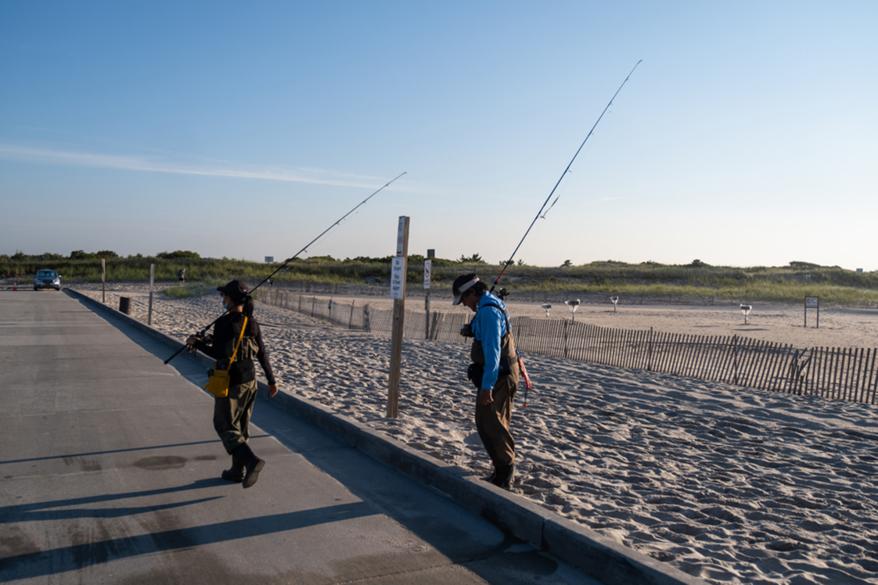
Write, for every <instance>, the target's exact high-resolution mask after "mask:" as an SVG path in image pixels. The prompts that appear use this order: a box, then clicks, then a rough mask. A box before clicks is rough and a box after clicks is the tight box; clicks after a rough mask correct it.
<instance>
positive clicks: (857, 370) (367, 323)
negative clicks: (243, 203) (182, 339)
mask: <svg viewBox="0 0 878 585" xmlns="http://www.w3.org/2000/svg"><path fill="white" fill-rule="evenodd" d="M260 299H261V300H262V301H263V302H266V303H268V304H271V305H275V306H278V307H283V308H286V309H291V310H295V311H298V312H300V313H304V314H308V315H311V316H312V317H315V318H320V319H325V320H327V321H329V322H332V323H334V324H336V325H340V326H343V327H347V328H349V329H358V330H362V331H368V332H370V333H372V334H375V335H382V336H389V335H390V334H391V331H392V326H393V311H390V310H386V309H376V308H373V307H370V306H369V304H368V303H362V302H360V303H358V302H357V301H352V302H349V303H339V302H337V301H335V300H333V299H332V298H326V297H315V296H305V295H299V294H295V293H292V292H289V291H285V290H281V289H268V290H264V289H263V290H261V291H260ZM468 320H469V315H467V314H465V313H462V312H460V313H445V312H438V311H433V312H431V313H430V314H429V315H427V313H426V312H425V311H406V312H405V317H404V333H403V336H404V338H405V339H426V340H430V341H443V342H449V343H467V342H468V340H467V339H466V338H464V337H462V336H461V335H460V329H461V327H463V325H465V324H466V323H467V322H468ZM510 326H511V327H512V330H513V332H514V334H515V341H516V345H517V347H518V348H519V349H520V350H521V351H523V352H530V353H535V354H540V355H545V356H550V357H559V358H566V359H572V360H577V361H582V362H588V363H597V364H605V365H608V366H616V367H621V368H630V369H643V370H647V371H650V372H659V373H666V374H672V375H676V376H684V377H690V378H697V379H700V380H705V381H712V382H722V383H726V384H734V385H737V386H744V387H748V388H758V389H761V390H769V391H774V392H786V393H791V394H799V395H815V396H821V397H824V398H827V399H832V400H844V401H850V402H864V403H869V404H878V348H853V347H847V348H846V347H813V348H807V349H800V348H796V347H793V346H792V345H789V344H782V343H775V342H771V341H762V340H759V339H753V338H750V337H741V336H737V335H733V336H704V335H688V334H677V333H665V332H660V331H655V330H653V329H648V330H640V329H616V328H609V327H598V326H595V325H589V324H587V323H577V322H574V321H569V320H561V319H533V318H529V317H514V318H513V319H511V320H510Z"/></svg>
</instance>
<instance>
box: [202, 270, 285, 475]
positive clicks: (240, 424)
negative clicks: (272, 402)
mask: <svg viewBox="0 0 878 585" xmlns="http://www.w3.org/2000/svg"><path fill="white" fill-rule="evenodd" d="M217 290H218V291H219V292H220V293H222V295H223V306H224V307H225V308H226V314H225V315H223V316H222V317H220V318H219V320H218V321H217V322H216V324H215V325H214V329H213V335H211V336H209V337H207V338H200V337H196V336H191V337H189V339H187V340H186V345H187V346H188V347H189V348H190V349H191V350H193V351H194V350H195V349H199V350H201V351H203V352H204V353H206V354H207V355H209V356H210V357H212V358H214V359H215V360H216V367H217V368H219V369H226V368H228V369H229V395H228V396H227V397H224V398H216V397H215V398H214V409H213V426H214V429H216V432H217V434H218V435H219V437H220V439H221V440H222V442H223V446H224V447H225V449H226V451H227V452H228V453H229V454H230V455H231V456H232V467H231V468H230V469H227V470H226V471H223V473H222V478H223V479H225V480H228V481H233V482H240V483H243V485H244V487H245V488H248V487H251V486H252V485H253V484H255V483H256V480H257V479H258V478H259V472H260V471H262V468H263V467H265V461H263V460H262V459H260V458H259V457H257V456H256V455H255V454H254V453H253V450H252V449H250V446H249V445H248V444H247V439H248V438H249V437H250V418H251V417H252V416H253V405H254V403H255V401H256V389H257V383H256V367H255V365H254V363H253V360H254V358H255V359H257V360H258V361H259V364H260V365H261V366H262V371H263V372H265V377H266V378H267V379H268V389H269V395H270V396H271V397H274V396H275V395H276V394H277V384H276V382H275V379H274V374H273V372H272V370H271V365H270V364H269V362H268V353H267V352H266V350H265V344H264V343H263V341H262V332H261V331H260V330H259V324H258V323H257V322H256V319H255V318H254V316H253V299H252V298H251V297H250V295H249V294H248V293H249V288H248V287H247V285H245V284H244V283H242V282H240V281H238V280H233V281H231V282H229V283H227V284H226V285H225V286H221V287H219V288H217ZM245 319H246V329H245V330H244V335H243V338H242V341H241V344H240V347H239V349H238V353H237V356H236V359H235V361H234V363H233V364H231V367H230V366H229V361H230V360H231V357H232V354H233V353H234V349H235V344H236V343H237V342H238V339H239V337H240V335H241V329H242V327H243V326H244V323H245Z"/></svg>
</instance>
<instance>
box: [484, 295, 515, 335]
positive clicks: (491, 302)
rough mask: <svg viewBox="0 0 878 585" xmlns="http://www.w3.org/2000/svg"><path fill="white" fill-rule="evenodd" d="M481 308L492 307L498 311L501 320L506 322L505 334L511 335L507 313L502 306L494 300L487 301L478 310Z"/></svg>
mask: <svg viewBox="0 0 878 585" xmlns="http://www.w3.org/2000/svg"><path fill="white" fill-rule="evenodd" d="M482 307H494V308H495V309H497V310H498V311H500V313H501V314H502V315H503V320H504V321H505V322H506V334H507V335H509V334H511V333H512V329H510V327H509V313H507V312H506V309H505V308H504V307H503V305H501V304H500V303H498V302H497V301H495V300H494V299H488V302H487V303H485V304H484V305H482V306H481V307H479V308H482Z"/></svg>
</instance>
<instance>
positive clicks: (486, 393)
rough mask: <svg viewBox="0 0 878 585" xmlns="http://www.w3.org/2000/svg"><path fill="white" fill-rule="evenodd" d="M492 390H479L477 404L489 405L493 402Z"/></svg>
mask: <svg viewBox="0 0 878 585" xmlns="http://www.w3.org/2000/svg"><path fill="white" fill-rule="evenodd" d="M492 394H493V392H491V391H490V390H483V391H481V392H479V405H480V406H491V405H492V404H493V403H494V397H493V396H492Z"/></svg>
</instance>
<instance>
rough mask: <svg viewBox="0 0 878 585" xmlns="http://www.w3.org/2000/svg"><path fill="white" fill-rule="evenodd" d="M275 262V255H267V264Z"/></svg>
mask: <svg viewBox="0 0 878 585" xmlns="http://www.w3.org/2000/svg"><path fill="white" fill-rule="evenodd" d="M273 262H274V256H266V257H265V263H266V264H272V263H273Z"/></svg>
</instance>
